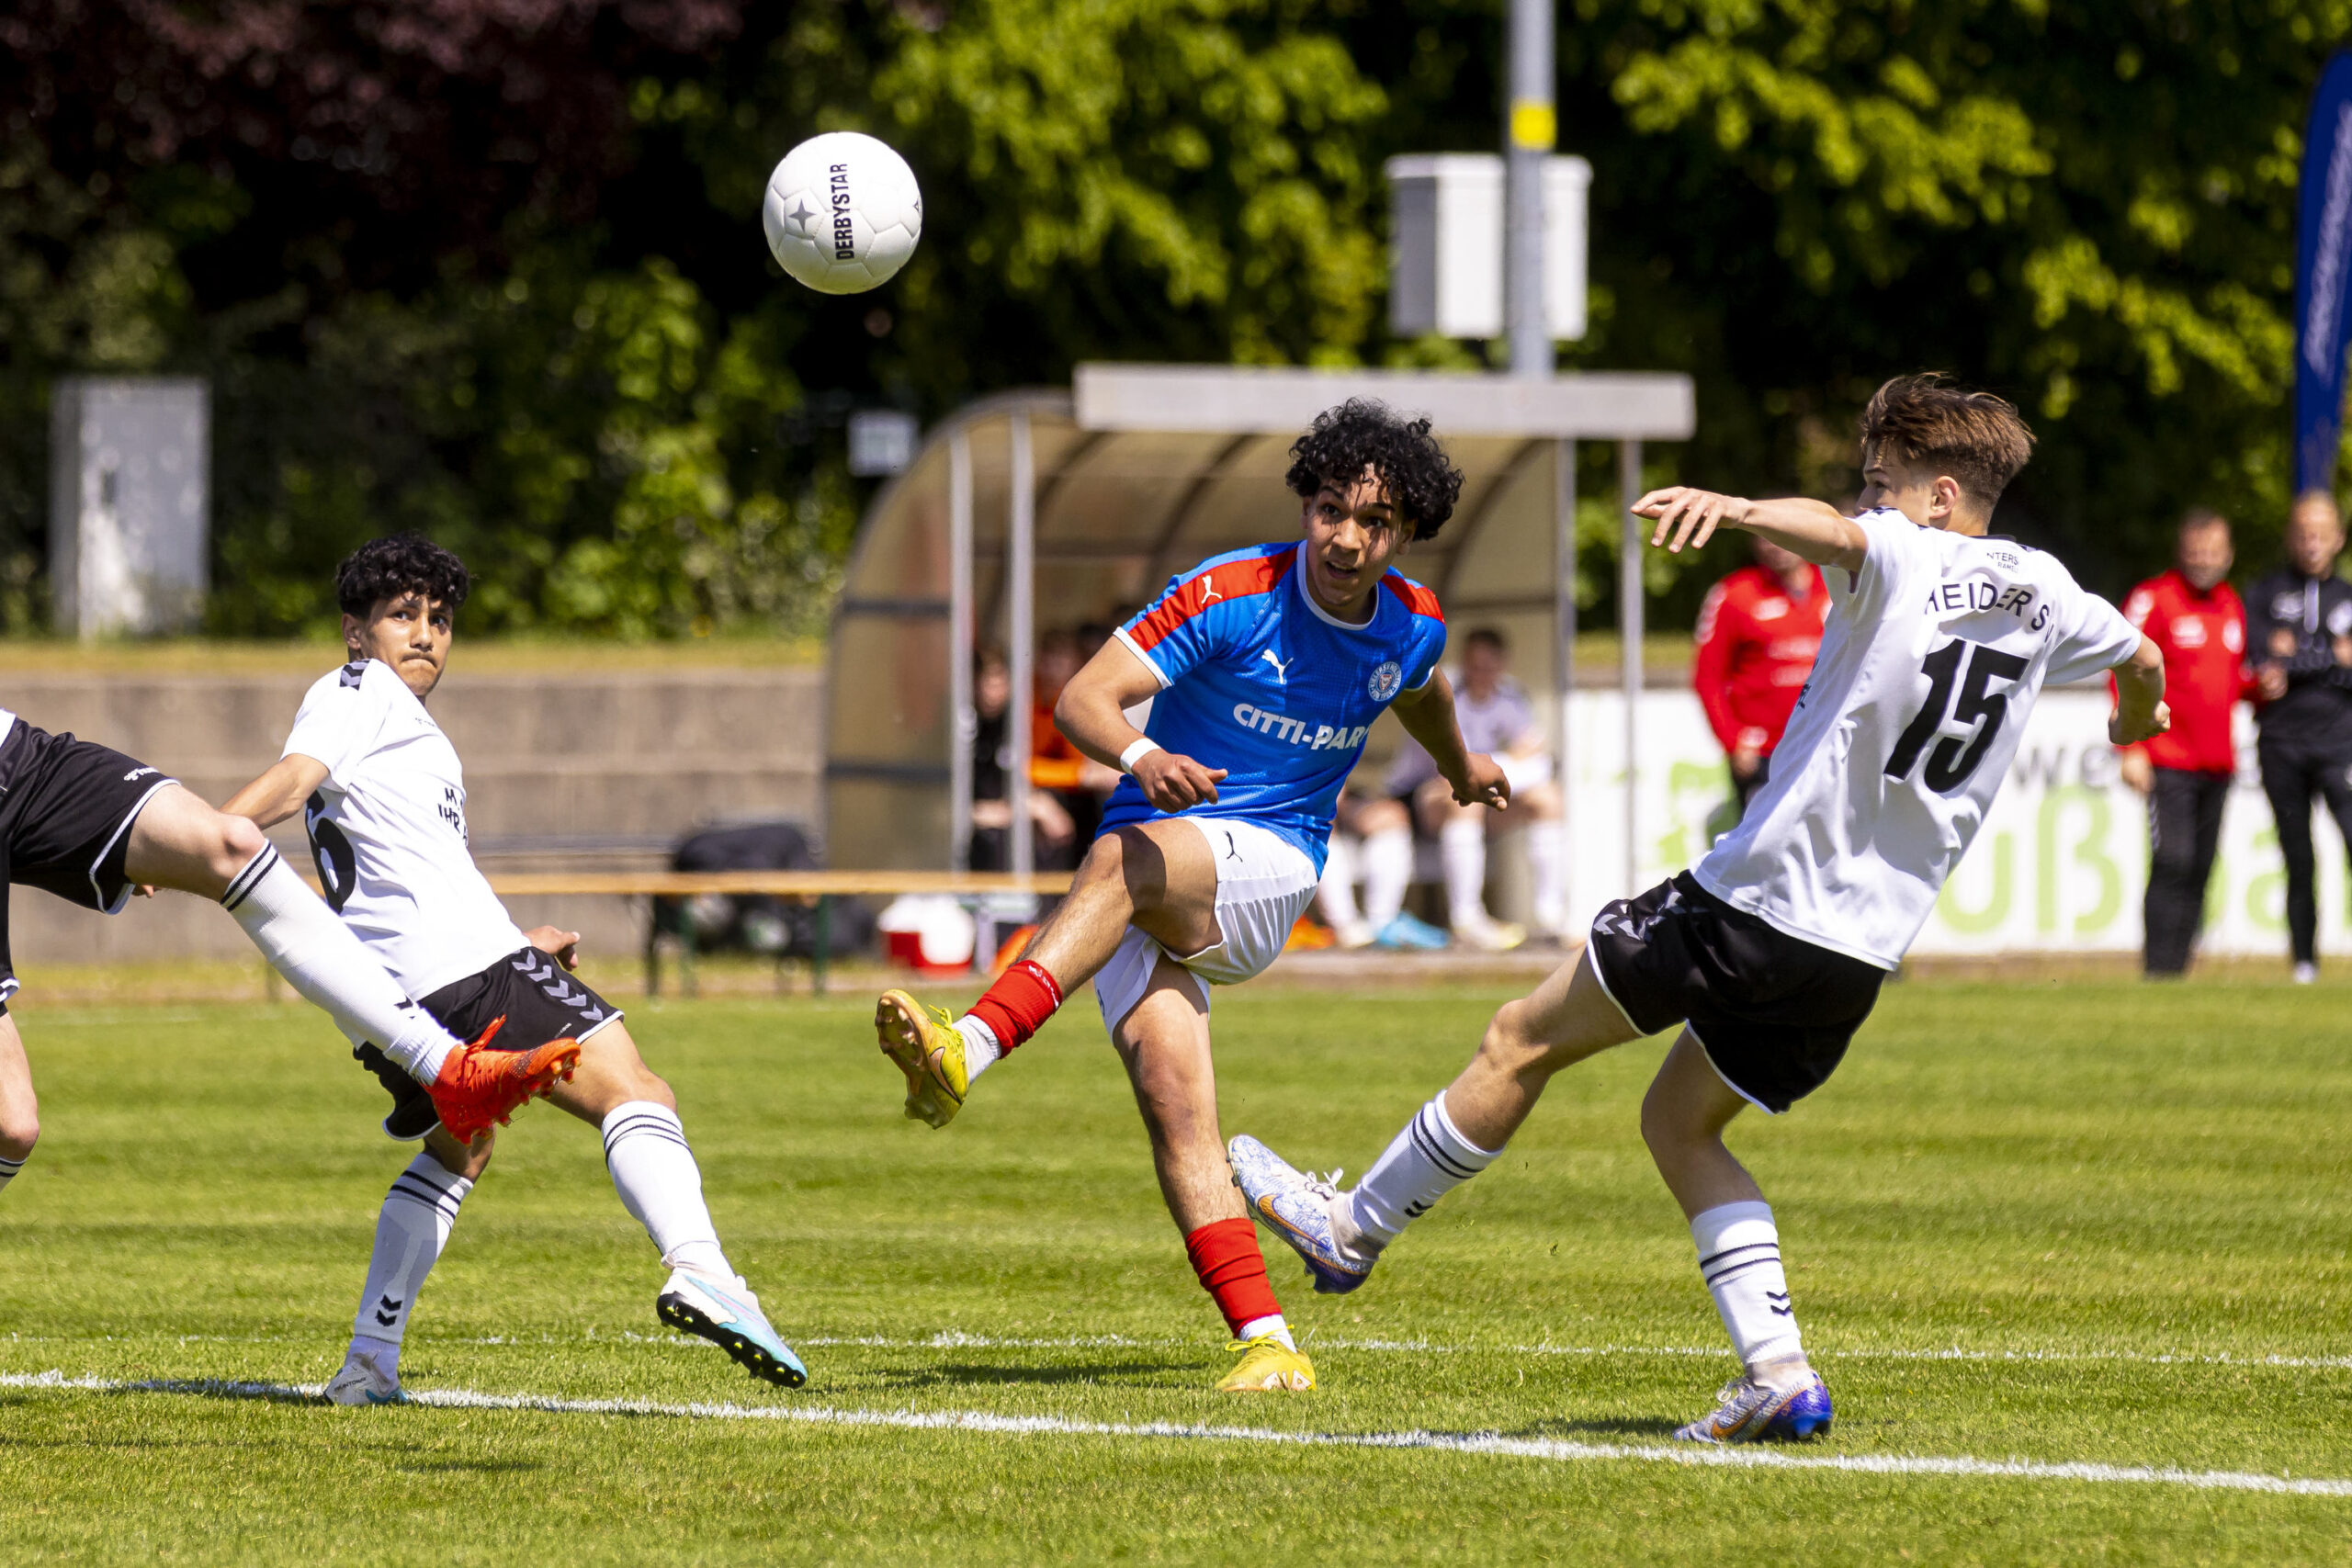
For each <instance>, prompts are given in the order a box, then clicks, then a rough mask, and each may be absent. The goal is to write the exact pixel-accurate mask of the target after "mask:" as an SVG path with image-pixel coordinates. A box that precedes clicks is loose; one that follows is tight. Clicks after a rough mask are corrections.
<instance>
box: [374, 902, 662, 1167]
mask: <svg viewBox="0 0 2352 1568" xmlns="http://www.w3.org/2000/svg"><path fill="white" fill-rule="evenodd" d="M417 1005H418V1006H420V1007H422V1008H424V1010H425V1011H426V1012H428V1013H431V1014H432V1015H433V1017H434V1019H435V1021H437V1022H438V1023H439V1024H440V1025H441V1027H442V1028H444V1029H446V1030H447V1031H448V1032H450V1033H452V1034H454V1035H456V1036H457V1037H458V1039H460V1040H472V1039H474V1038H476V1037H477V1036H478V1035H480V1034H481V1032H482V1031H483V1030H485V1029H488V1028H489V1027H490V1026H491V1025H492V1023H494V1022H497V1021H499V1020H501V1019H503V1020H504V1022H503V1023H500V1024H499V1028H498V1033H497V1034H496V1035H495V1036H493V1037H492V1040H491V1042H490V1047H489V1048H490V1049H491V1050H493V1051H534V1050H537V1048H538V1047H540V1046H542V1045H544V1044H546V1043H548V1041H550V1040H585V1039H587V1038H588V1037H589V1036H590V1035H591V1034H594V1033H595V1032H596V1031H598V1030H600V1029H602V1028H604V1027H605V1025H606V1024H609V1023H617V1022H619V1021H620V1018H621V1010H620V1009H618V1008H616V1007H615V1006H613V1004H612V1003H610V1002H608V1001H606V1000H605V998H602V997H600V996H598V995H597V994H596V993H595V992H594V991H592V990H590V989H589V988H588V987H586V986H584V985H582V983H581V982H580V981H579V980H578V979H577V978H575V977H574V976H571V975H570V974H567V973H566V972H565V971H564V968H563V965H561V964H558V963H557V962H556V961H555V960H554V959H552V958H550V957H548V955H547V954H546V953H541V952H540V951H539V950H538V949H537V948H536V947H526V948H524V949H523V950H522V951H520V952H518V953H508V954H507V955H506V956H505V957H503V958H502V959H500V960H499V961H498V962H497V963H495V964H492V965H491V966H490V967H489V968H487V969H484V970H482V971H481V973H480V974H478V975H469V976H466V977H465V978H464V979H462V980H458V981H455V982H453V983H451V984H449V985H447V986H444V987H441V988H440V989H439V990H437V991H435V992H434V993H433V994H432V995H431V996H428V997H425V998H422V999H421V1000H420V1001H419V1003H418V1004H417ZM351 1054H352V1055H353V1057H355V1058H356V1060H357V1061H358V1063H359V1065H360V1066H363V1067H366V1068H367V1069H368V1071H369V1072H371V1073H374V1074H375V1075H376V1077H377V1081H379V1083H381V1084H382V1085H383V1086H384V1088H385V1089H386V1090H387V1091H388V1092H389V1093H390V1095H391V1097H392V1113H391V1114H390V1116H388V1117H386V1118H385V1119H384V1131H385V1132H386V1133H388V1134H390V1135H391V1136H393V1137H395V1138H400V1139H403V1140H406V1139H410V1138H421V1137H423V1136H424V1134H427V1133H429V1132H431V1131H432V1130H433V1128H434V1126H435V1123H436V1122H438V1121H439V1120H440V1118H439V1116H438V1114H437V1113H436V1112H435V1111H434V1109H433V1099H432V1097H431V1096H430V1095H428V1094H427V1093H425V1091H424V1085H423V1084H420V1083H418V1082H417V1081H416V1080H415V1079H414V1078H413V1077H409V1075H408V1074H407V1073H406V1072H404V1071H402V1070H401V1068H400V1067H398V1066H394V1065H393V1064H392V1062H391V1060H390V1058H389V1057H387V1056H386V1055H384V1054H383V1052H381V1051H379V1050H378V1049H377V1048H376V1047H375V1045H373V1044H372V1043H367V1044H361V1045H359V1046H357V1047H356V1048H355V1049H354V1050H353V1051H352V1053H351Z"/></svg>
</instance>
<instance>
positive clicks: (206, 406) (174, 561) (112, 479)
mask: <svg viewBox="0 0 2352 1568" xmlns="http://www.w3.org/2000/svg"><path fill="white" fill-rule="evenodd" d="M210 412H211V411H210V396H209V390H208V389H207V388H206V386H205V383H203V382H202V381H200V380H194V379H182V378H162V377H73V378H66V379H64V380H61V381H59V382H58V383H57V387H56V389H55V392H54V393H53V395H52V399H51V409H50V500H49V541H50V543H49V554H50V584H51V593H52V596H53V598H54V601H55V607H56V620H57V629H58V630H59V631H61V632H62V633H64V634H66V635H67V636H69V637H104V636H108V635H116V634H125V633H128V634H131V635H150V636H152V635H154V634H158V633H166V632H180V631H191V630H194V629H195V627H196V626H197V625H198V622H199V621H200V620H201V619H202V617H203V614H204V596H205V593H206V591H207V589H208V587H209V555H210V548H209V546H210V532H211V530H210V499H211V498H210V480H211V461H210V447H211V434H210V426H211V417H210Z"/></svg>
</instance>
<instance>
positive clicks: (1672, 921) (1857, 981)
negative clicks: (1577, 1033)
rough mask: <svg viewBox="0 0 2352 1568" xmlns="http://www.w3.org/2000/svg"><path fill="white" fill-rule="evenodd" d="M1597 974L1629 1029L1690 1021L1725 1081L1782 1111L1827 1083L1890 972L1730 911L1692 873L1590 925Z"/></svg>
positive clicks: (1620, 904) (1616, 906)
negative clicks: (1628, 1024)
mask: <svg viewBox="0 0 2352 1568" xmlns="http://www.w3.org/2000/svg"><path fill="white" fill-rule="evenodd" d="M1589 953H1590V955H1591V958H1592V968H1593V973H1594V974H1595V975H1597V976H1600V984H1601V987H1602V988H1603V989H1605V990H1606V991H1607V992H1608V993H1609V998H1610V1000H1611V1001H1613V1002H1615V1003H1616V1004H1617V1007H1618V1010H1620V1011H1621V1012H1623V1014H1624V1015H1625V1017H1626V1019H1627V1020H1628V1021H1631V1022H1632V1024H1633V1025H1634V1028H1636V1029H1638V1030H1640V1031H1641V1032H1643V1033H1645V1034H1657V1033H1660V1032H1663V1031H1665V1030H1668V1029H1671V1028H1673V1027H1674V1026H1675V1025H1676V1024H1678V1023H1679V1024H1684V1025H1687V1026H1688V1027H1689V1029H1690V1031H1691V1034H1692V1035H1694V1036H1695V1037H1696V1038H1697V1039H1698V1042H1699V1044H1700V1045H1701V1047H1702V1049H1704V1050H1705V1051H1706V1053H1707V1060H1708V1061H1709V1062H1711V1063H1713V1066H1714V1069H1715V1072H1716V1073H1717V1074H1718V1075H1719V1076H1720V1077H1722V1078H1723V1080H1724V1082H1725V1083H1727V1084H1729V1085H1731V1087H1732V1088H1733V1089H1736V1090H1737V1091H1738V1092H1739V1093H1740V1095H1741V1096H1742V1097H1744V1098H1745V1099H1747V1100H1750V1101H1751V1102H1753V1103H1755V1104H1757V1105H1758V1106H1761V1107H1762V1108H1763V1109H1765V1110H1766V1111H1772V1112H1775V1113H1778V1112H1780V1111H1786V1110H1787V1109H1788V1108H1789V1107H1790V1106H1791V1105H1793V1104H1794V1103H1796V1102H1797V1101H1798V1100H1803V1099H1804V1097H1805V1096H1806V1095H1808V1094H1811V1093H1812V1092H1813V1091H1814V1090H1815V1089H1819V1088H1820V1087H1821V1086H1822V1085H1823V1084H1825V1083H1826V1082H1828V1081H1829V1075H1830V1074H1831V1073H1834V1072H1836V1071H1837V1070H1838V1063H1839V1062H1840V1061H1841V1060H1843V1059H1844V1057H1845V1055H1846V1046H1847V1043H1849V1041H1851V1040H1852V1039H1853V1038H1854V1031H1855V1030H1857V1029H1860V1027H1861V1025H1862V1020H1864V1019H1866V1018H1868V1017H1870V1015H1871V1007H1872V1006H1874V1005H1875V1004H1876V1003H1877V1001H1878V988H1879V987H1880V986H1882V985H1883V984H1884V983H1885V981H1886V971H1885V970H1883V969H1881V968H1880V967H1878V966H1877V965H1876V964H1865V963H1863V962H1862V961H1861V960H1860V959H1859V958H1849V957H1848V956H1847V955H1846V954H1845V953H1832V952H1831V951H1830V950H1829V949H1827V948H1826V947H1816V946H1815V945H1814V944H1813V943H1812V942H1804V941H1802V940H1800V939H1799V938H1796V937H1792V936H1791V935H1789V934H1788V933H1787V932H1786V931H1779V930H1776V929H1775V928H1773V927H1771V926H1769V925H1767V924H1765V923H1764V922H1763V921H1762V920H1760V919H1757V918H1756V917H1755V916H1754V915H1751V914H1748V913H1747V912H1746V911H1744V910H1740V909H1735V908H1732V907H1731V906H1730V905H1728V904H1726V903H1724V901H1723V900H1722V899H1720V898H1718V897H1715V896H1714V895H1713V894H1712V893H1709V892H1708V891H1707V890H1706V889H1705V888H1703V887H1702V886H1699V884H1698V881H1697V880H1696V879H1695V878H1693V877H1692V876H1691V874H1690V873H1689V872H1687V871H1686V872H1684V873H1682V874H1680V875H1679V876H1676V877H1675V878H1673V879H1672V880H1671V881H1668V882H1662V883H1660V884H1658V885H1657V886H1656V887H1653V888H1651V889H1650V890H1649V891H1648V892H1647V893H1645V894H1643V895H1642V896H1641V897H1638V898H1620V899H1618V900H1617V901H1616V902H1615V903H1613V904H1611V905H1610V906H1609V907H1608V908H1605V909H1603V910H1601V911H1600V918H1599V919H1595V920H1594V921H1593V922H1592V946H1591V948H1590V949H1589Z"/></svg>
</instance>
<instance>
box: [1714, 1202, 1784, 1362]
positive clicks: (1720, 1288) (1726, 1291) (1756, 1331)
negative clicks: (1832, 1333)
mask: <svg viewBox="0 0 2352 1568" xmlns="http://www.w3.org/2000/svg"><path fill="white" fill-rule="evenodd" d="M1691 1240H1692V1241H1694V1242H1696V1243H1697V1244H1698V1246H1699V1272H1700V1274H1701V1276H1702V1277H1703V1278H1704V1279H1705V1280H1706V1281H1707V1293H1708V1294H1709V1295H1712V1296H1713V1297H1714V1298H1715V1311H1716V1312H1717V1313H1719V1314H1722V1316H1723V1320H1724V1328H1725V1329H1726V1330H1727V1331H1728V1332H1729V1333H1730V1335H1731V1343H1732V1348H1733V1349H1735V1350H1736V1351H1737V1352H1738V1353H1739V1359H1740V1360H1741V1361H1743V1362H1745V1363H1746V1364H1747V1370H1748V1371H1750V1372H1751V1373H1753V1372H1755V1371H1757V1369H1758V1368H1760V1367H1762V1366H1764V1365H1766V1364H1767V1363H1769V1362H1772V1361H1788V1360H1797V1361H1802V1360H1803V1359H1804V1341H1803V1340H1802V1339H1801V1338H1800V1337H1798V1335H1797V1316H1796V1309H1795V1308H1794V1307H1792V1305H1790V1303H1789V1277H1788V1274H1787V1272H1786V1271H1785V1270H1784V1269H1782V1268H1781V1233H1780V1230H1779V1228H1778V1227H1776V1226H1775V1225H1774V1224H1772V1205H1771V1204H1770V1203H1767V1202H1764V1201H1760V1200H1751V1201H1747V1202H1740V1203H1724V1204H1719V1205H1717V1206H1716V1207H1714V1208H1713V1209H1708V1210H1705V1211H1703V1212H1702V1213H1699V1214H1697V1215H1695V1216H1693V1217H1692V1219H1691Z"/></svg>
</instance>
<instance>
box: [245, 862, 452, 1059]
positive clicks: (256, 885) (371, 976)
mask: <svg viewBox="0 0 2352 1568" xmlns="http://www.w3.org/2000/svg"><path fill="white" fill-rule="evenodd" d="M220 907H221V908H224V909H226V910H228V911H229V913H230V914H232V915H233V916H234V917H236V921H237V924H239V925H240V926H243V928H244V931H245V935H246V936H248V937H250V938H252V939H253V944H254V946H255V947H258V948H260V949H261V955H262V956H263V957H264V958H266V959H268V960H269V966H270V967H271V968H273V969H275V970H277V972H278V973H279V974H280V975H283V976H286V983H287V984H288V985H289V986H291V987H294V989H295V990H296V991H297V992H298V993H300V996H301V998H302V999H303V1000H305V1001H307V1002H310V1003H311V1004H312V1005H313V1006H315V1007H318V1008H322V1009H323V1010H325V1011H326V1012H327V1013H329V1014H330V1015H331V1016H333V1018H334V1021H335V1022H336V1023H337V1024H339V1025H341V1026H342V1028H343V1032H345V1034H347V1035H349V1036H351V1037H352V1038H353V1039H354V1040H372V1041H374V1042H375V1043H377V1044H378V1045H379V1046H381V1047H382V1048H383V1052H384V1055H387V1056H390V1058H391V1059H392V1060H393V1061H395V1062H398V1063H399V1064H400V1065H401V1066H402V1067H404V1068H406V1069H407V1070H408V1073H409V1076H410V1077H413V1078H415V1079H416V1081H417V1082H419V1083H424V1084H429V1083H431V1082H432V1081H433V1080H434V1079H435V1077H439V1076H440V1072H441V1062H442V1059H443V1058H444V1057H446V1056H447V1055H448V1054H449V1053H450V1052H451V1051H453V1050H455V1049H456V1048H457V1046H458V1041H457V1040H456V1038H455V1037H453V1036H452V1035H451V1034H450V1033H449V1032H448V1031H447V1030H446V1029H444V1028H442V1027H441V1026H440V1025H439V1024H437V1023H435V1022H434V1021H433V1019H432V1017H431V1016H430V1015H429V1014H427V1013H426V1012H425V1011H424V1009H422V1008H420V1007H418V1006H417V1005H416V1004H415V1003H414V1002H413V1001H411V1000H409V999H408V997H407V996H406V995H405V994H404V993H403V992H402V991H401V988H400V986H399V984H398V983H397V982H396V981H394V980H393V978H392V977H391V976H390V975H387V974H386V973H384V966H383V965H382V964H379V963H377V962H376V961H375V960H374V959H373V958H371V957H369V956H368V950H367V949H366V948H365V947H363V946H361V945H360V942H359V939H358V938H357V937H356V936H354V935H352V934H351V931H350V928H348V927H346V926H345V924H344V923H343V920H342V919H341V918H340V917H339V916H337V915H336V914H335V912H334V910H333V909H330V908H327V907H326V904H325V902H324V901H323V900H322V899H321V898H320V897H319V896H318V895H317V894H315V893H313V892H311V889H310V887H309V886H308V885H307V884H305V883H304V882H303V880H302V879H301V878H300V876H297V875H296V874H294V868H293V867H292V866H290V865H288V864H287V863H286V862H285V860H284V859H283V858H282V857H281V856H280V855H279V854H278V852H277V851H276V850H274V849H269V848H264V849H263V851H262V852H261V853H259V854H257V855H255V856H254V858H253V859H252V861H250V862H249V863H247V864H246V866H245V869H244V870H243V871H241V872H239V873H237V874H236V876H235V877H234V878H233V879H232V881H231V882H230V884H229V891H228V892H226V893H224V894H222V895H221V896H220Z"/></svg>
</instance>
